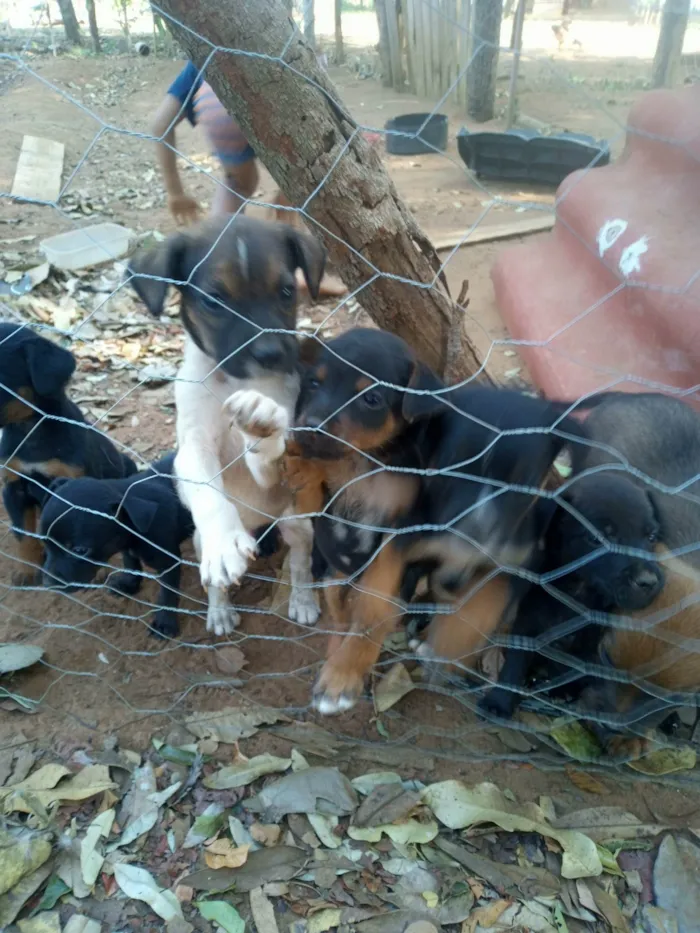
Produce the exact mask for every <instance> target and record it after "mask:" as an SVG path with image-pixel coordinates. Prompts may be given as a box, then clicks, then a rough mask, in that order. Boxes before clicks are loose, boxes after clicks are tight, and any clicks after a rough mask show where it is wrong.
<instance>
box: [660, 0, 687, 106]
mask: <svg viewBox="0 0 700 933" xmlns="http://www.w3.org/2000/svg"><path fill="white" fill-rule="evenodd" d="M689 16H690V0H666V2H665V3H664V10H663V13H662V15H661V29H660V31H659V41H658V43H657V46H656V55H655V56H654V65H653V68H652V72H651V83H652V85H653V87H673V85H674V84H675V83H676V81H677V78H678V73H679V70H680V64H681V55H682V53H683V40H684V39H685V30H686V29H687V26H688V17H689Z"/></svg>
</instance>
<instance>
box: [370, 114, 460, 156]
mask: <svg viewBox="0 0 700 933" xmlns="http://www.w3.org/2000/svg"><path fill="white" fill-rule="evenodd" d="M426 121H427V122H426ZM384 129H385V130H386V151H387V152H390V153H391V155H423V154H424V153H426V152H444V151H445V149H447V116H446V115H445V114H444V113H433V114H430V113H405V114H403V116H400V117H394V119H393V120H388V121H387V122H386V123H385V125H384Z"/></svg>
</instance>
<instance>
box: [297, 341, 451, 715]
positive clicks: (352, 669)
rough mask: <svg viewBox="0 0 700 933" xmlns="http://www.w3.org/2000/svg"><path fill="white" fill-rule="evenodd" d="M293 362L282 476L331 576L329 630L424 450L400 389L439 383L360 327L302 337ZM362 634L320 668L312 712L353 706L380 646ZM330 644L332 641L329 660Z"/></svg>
mask: <svg viewBox="0 0 700 933" xmlns="http://www.w3.org/2000/svg"><path fill="white" fill-rule="evenodd" d="M301 363H302V367H303V374H302V383H301V391H300V394H299V400H298V402H297V406H296V415H295V420H294V424H295V433H294V442H293V444H290V451H291V453H292V455H290V456H289V457H288V459H287V476H288V481H289V483H290V485H291V486H292V487H293V488H294V489H295V490H296V509H297V512H298V513H300V514H307V515H312V516H314V531H315V545H316V547H317V549H318V551H319V552H320V555H321V556H322V558H323V560H324V561H325V563H326V565H327V567H328V568H329V572H330V573H331V575H332V576H333V577H334V579H333V580H332V583H331V584H329V585H328V586H327V588H326V598H327V602H328V607H329V610H330V612H331V615H332V616H333V623H334V625H335V626H336V627H337V628H339V629H346V628H347V625H346V622H345V617H346V614H347V613H348V611H349V604H350V603H351V602H352V598H353V595H354V592H355V588H359V589H362V587H363V583H364V576H363V572H364V571H365V569H366V568H367V567H368V565H370V564H371V561H372V558H373V556H374V555H375V553H376V552H377V551H378V549H380V548H381V547H382V540H383V538H384V534H385V532H388V531H391V529H394V528H400V527H401V525H402V519H403V518H404V517H405V516H406V515H407V514H408V513H409V511H410V510H411V508H412V506H413V504H414V502H415V499H416V496H417V494H418V490H419V487H420V478H419V476H418V475H417V473H418V471H419V470H420V469H421V468H422V467H424V466H425V465H426V463H427V451H428V450H429V449H430V445H429V443H428V442H427V439H426V436H425V432H424V425H423V424H422V423H421V421H420V419H415V418H413V417H412V416H409V415H407V414H406V406H407V402H408V399H409V398H410V397H411V396H409V394H408V393H407V389H410V390H413V391H418V392H425V391H435V390H438V389H440V388H442V383H441V382H440V381H439V379H438V378H437V377H436V376H435V375H434V374H433V373H432V372H431V371H430V370H429V369H428V368H427V367H425V366H424V365H423V364H421V363H420V362H419V361H418V360H417V359H416V357H415V355H414V353H413V351H412V350H411V349H410V348H409V347H408V345H407V344H406V343H404V341H403V340H401V339H400V338H399V337H396V336H394V335H393V334H389V333H386V332H384V331H378V330H371V329H368V328H354V329H353V330H350V331H348V332H347V333H345V334H342V335H341V336H340V337H337V338H335V339H334V340H331V341H329V342H328V343H327V344H326V345H325V346H324V345H322V344H320V343H319V342H317V341H315V340H309V341H307V342H306V343H305V344H304V345H303V348H302V351H301ZM293 454H296V456H294V455H293ZM348 584H350V585H348ZM368 634H369V635H370V637H369V638H366V639H355V640H354V641H355V642H356V644H357V648H358V653H359V655H360V656H361V657H360V658H359V659H356V658H354V657H353V658H351V659H350V662H349V663H348V664H345V662H342V663H339V664H334V665H333V666H332V667H329V665H328V664H326V666H325V667H324V669H323V671H322V672H321V676H320V678H319V680H318V682H317V684H316V686H315V689H314V705H315V706H316V708H317V709H318V710H319V711H320V712H321V713H326V714H328V713H335V712H342V711H343V710H345V709H349V708H350V707H351V706H352V705H353V704H354V703H355V701H356V700H357V698H358V696H359V694H360V692H361V690H362V687H363V679H364V675H365V673H366V672H367V671H368V670H369V668H370V667H371V666H372V664H373V663H374V662H375V661H376V660H377V658H378V656H379V652H380V648H381V643H382V640H383V630H382V629H381V627H380V628H379V629H378V630H377V631H371V630H368ZM335 645H336V640H335V639H332V640H331V646H330V653H331V657H334V656H335V655H334V653H333V649H334V648H335ZM341 651H342V648H341ZM331 672H333V673H334V676H333V677H331V676H329V675H330V673H331Z"/></svg>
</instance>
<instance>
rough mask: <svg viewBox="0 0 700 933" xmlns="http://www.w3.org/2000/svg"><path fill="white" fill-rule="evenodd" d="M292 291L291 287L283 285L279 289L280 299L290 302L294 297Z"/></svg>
mask: <svg viewBox="0 0 700 933" xmlns="http://www.w3.org/2000/svg"><path fill="white" fill-rule="evenodd" d="M294 291H295V289H294V286H293V285H283V286H282V287H281V288H280V297H281V298H284V300H285V301H290V299H292V298H293V297H294Z"/></svg>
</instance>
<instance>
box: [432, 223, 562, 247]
mask: <svg viewBox="0 0 700 933" xmlns="http://www.w3.org/2000/svg"><path fill="white" fill-rule="evenodd" d="M553 226H554V215H553V214H545V215H544V216H543V215H542V214H540V215H538V216H537V217H526V218H524V219H523V220H510V221H508V223H505V224H492V225H491V226H490V227H488V226H483V225H482V226H480V227H477V228H476V230H473V231H472V232H471V233H470V234H469V238H468V239H466V240H465V239H464V238H465V237H466V236H467V232H468V231H467V230H455V231H452V232H449V233H438V232H436V233H434V234H433V233H430V232H428V234H427V236H428V239H429V240H430V242H431V243H432V244H433V246H434V247H435V249H437V250H443V249H452V248H453V247H455V246H458V245H459V244H460V243H461V244H462V246H474V244H475V243H489V242H491V241H492V240H509V239H511V237H517V236H526V235H527V234H528V233H540V232H542V231H543V230H551V228H552V227H553ZM463 240H464V242H462V241H463Z"/></svg>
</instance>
